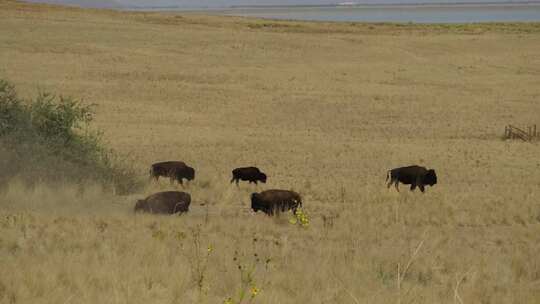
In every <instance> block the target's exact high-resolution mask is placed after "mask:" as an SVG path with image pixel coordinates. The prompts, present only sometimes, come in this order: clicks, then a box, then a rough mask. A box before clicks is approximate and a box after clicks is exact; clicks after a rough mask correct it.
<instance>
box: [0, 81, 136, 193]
mask: <svg viewBox="0 0 540 304" xmlns="http://www.w3.org/2000/svg"><path fill="white" fill-rule="evenodd" d="M93 115H94V112H93V107H92V105H84V104H82V103H81V102H80V101H77V100H74V99H72V98H66V97H63V96H59V97H57V96H56V95H53V94H49V93H40V94H38V96H37V97H36V98H35V99H33V100H22V99H21V98H19V97H18V96H17V93H16V91H15V88H14V86H13V85H12V84H10V83H9V82H7V81H5V80H1V79H0V164H1V166H0V185H1V184H5V183H6V182H7V181H9V180H10V179H13V178H18V179H21V180H23V181H25V182H28V183H30V184H34V183H36V182H46V183H58V182H61V183H65V182H72V183H78V184H81V185H83V184H84V183H87V182H99V183H101V184H103V185H104V186H105V187H107V188H110V189H113V190H115V191H116V192H117V193H120V194H121V193H129V192H132V191H134V190H136V189H137V188H139V187H140V186H141V182H140V181H139V180H138V179H137V177H136V174H135V173H134V171H133V170H132V169H131V168H129V167H128V166H126V165H125V162H122V160H121V159H119V158H118V156H116V155H115V154H114V153H113V152H112V151H111V150H110V149H107V148H105V147H104V146H103V144H102V143H101V140H100V138H101V137H100V134H99V133H97V132H92V131H90V130H89V124H90V122H91V121H92V118H93Z"/></svg>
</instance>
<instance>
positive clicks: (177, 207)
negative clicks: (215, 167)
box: [135, 191, 191, 214]
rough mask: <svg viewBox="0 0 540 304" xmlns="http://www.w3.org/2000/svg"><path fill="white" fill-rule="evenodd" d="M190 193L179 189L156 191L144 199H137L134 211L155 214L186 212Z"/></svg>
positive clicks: (189, 201)
mask: <svg viewBox="0 0 540 304" xmlns="http://www.w3.org/2000/svg"><path fill="white" fill-rule="evenodd" d="M190 203H191V195H189V193H186V192H180V191H165V192H158V193H154V194H152V195H150V196H148V197H147V198H145V199H142V200H138V201H137V203H136V204H135V212H138V211H140V212H148V213H155V214H175V213H184V212H188V209H189V204H190Z"/></svg>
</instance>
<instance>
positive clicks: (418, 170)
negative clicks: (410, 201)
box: [386, 166, 437, 192]
mask: <svg viewBox="0 0 540 304" xmlns="http://www.w3.org/2000/svg"><path fill="white" fill-rule="evenodd" d="M389 179H390V182H388V185H387V186H388V188H390V186H391V185H392V183H394V184H395V185H396V190H397V191H398V192H399V189H398V184H399V183H400V182H401V183H403V184H405V185H411V191H413V190H414V189H416V187H417V186H418V188H420V191H422V192H424V186H425V185H430V186H433V185H435V184H437V174H435V170H433V169H429V170H428V169H426V168H424V167H420V166H408V167H401V168H396V169H392V170H389V171H388V174H387V176H386V181H388V180H389Z"/></svg>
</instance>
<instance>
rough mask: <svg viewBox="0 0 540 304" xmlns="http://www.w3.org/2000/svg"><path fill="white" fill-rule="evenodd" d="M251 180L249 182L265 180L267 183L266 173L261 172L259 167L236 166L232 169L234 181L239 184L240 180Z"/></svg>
mask: <svg viewBox="0 0 540 304" xmlns="http://www.w3.org/2000/svg"><path fill="white" fill-rule="evenodd" d="M240 180H243V181H249V183H250V184H251V183H255V184H257V182H259V181H260V182H263V183H266V174H264V173H263V172H261V170H259V168H257V167H245V168H236V169H234V170H232V179H231V183H232V182H236V185H237V186H238V181H240Z"/></svg>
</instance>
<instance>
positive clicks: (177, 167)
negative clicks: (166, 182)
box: [150, 161, 195, 185]
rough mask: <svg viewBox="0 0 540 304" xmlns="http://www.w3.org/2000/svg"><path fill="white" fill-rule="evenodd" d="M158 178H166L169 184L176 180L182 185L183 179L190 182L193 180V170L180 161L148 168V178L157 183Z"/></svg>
mask: <svg viewBox="0 0 540 304" xmlns="http://www.w3.org/2000/svg"><path fill="white" fill-rule="evenodd" d="M160 176H163V177H168V178H169V179H170V181H171V184H172V183H173V182H174V181H175V180H176V181H178V182H179V183H180V184H181V185H183V183H182V181H183V179H186V180H188V181H190V180H193V179H194V178H195V169H193V168H191V167H190V166H188V165H186V163H184V162H181V161H166V162H160V163H155V164H153V165H152V166H151V168H150V178H154V179H155V180H156V181H157V180H158V179H159V177H160Z"/></svg>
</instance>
